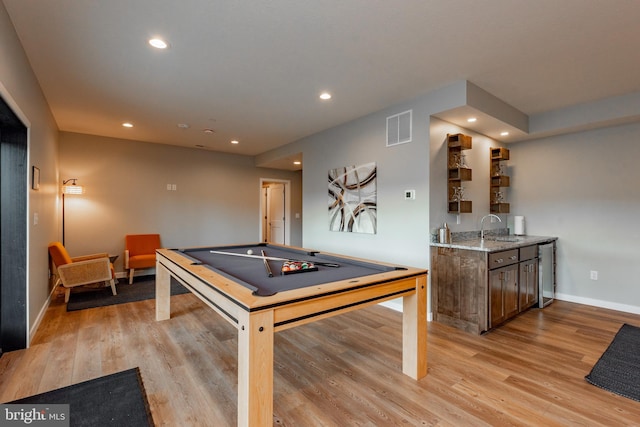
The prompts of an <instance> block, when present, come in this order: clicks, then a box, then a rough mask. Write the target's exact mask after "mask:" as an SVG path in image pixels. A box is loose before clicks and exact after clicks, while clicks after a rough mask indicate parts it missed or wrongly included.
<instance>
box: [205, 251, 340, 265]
mask: <svg viewBox="0 0 640 427" xmlns="http://www.w3.org/2000/svg"><path fill="white" fill-rule="evenodd" d="M209 252H211V253H212V254H219V255H231V256H239V257H244V258H258V259H268V260H271V261H298V262H300V261H302V262H311V263H313V264H315V265H323V266H325V267H334V268H338V267H340V264H336V263H335V262H317V261H309V260H304V259H293V258H278V257H273V256H261V255H249V254H239V253H236V252H222V251H209Z"/></svg>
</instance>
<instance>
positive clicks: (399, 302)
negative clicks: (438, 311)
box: [379, 298, 433, 322]
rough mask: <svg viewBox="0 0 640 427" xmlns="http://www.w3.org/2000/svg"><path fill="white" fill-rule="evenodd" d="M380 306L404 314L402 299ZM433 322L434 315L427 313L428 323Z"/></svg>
mask: <svg viewBox="0 0 640 427" xmlns="http://www.w3.org/2000/svg"><path fill="white" fill-rule="evenodd" d="M379 305H381V306H383V307H387V308H390V309H391V310H395V311H399V312H400V313H402V298H396V299H392V300H389V301H383V302H381V303H380V304H379ZM431 321H433V313H432V312H428V313H427V322H431Z"/></svg>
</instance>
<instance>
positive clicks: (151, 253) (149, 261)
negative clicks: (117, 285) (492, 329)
mask: <svg viewBox="0 0 640 427" xmlns="http://www.w3.org/2000/svg"><path fill="white" fill-rule="evenodd" d="M160 247H161V246H160V235H159V234H127V235H126V236H125V237H124V268H125V269H127V270H129V284H132V283H133V272H134V271H135V269H136V268H138V269H140V268H154V267H155V266H156V249H160Z"/></svg>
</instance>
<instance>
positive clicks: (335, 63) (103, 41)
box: [2, 0, 640, 155]
mask: <svg viewBox="0 0 640 427" xmlns="http://www.w3.org/2000/svg"><path fill="white" fill-rule="evenodd" d="M2 1H3V3H4V4H5V6H6V9H7V11H8V13H9V15H10V17H11V20H12V22H13V24H14V26H15V28H16V31H17V33H18V36H19V38H20V40H21V42H22V45H23V46H24V49H25V51H26V53H27V56H28V59H29V61H30V63H31V65H32V67H33V70H34V71H35V74H36V76H37V78H38V80H39V82H40V85H41V86H42V90H43V91H44V94H45V96H46V98H47V101H48V102H49V105H50V107H51V110H52V112H53V115H54V117H55V120H56V122H57V124H58V127H59V129H60V130H62V131H69V132H79V133H87V134H94V135H101V136H107V137H115V138H124V139H132V140H139V141H147V142H154V143H162V144H172V145H181V146H186V147H195V146H196V145H202V146H204V149H209V150H215V151H224V152H231V153H238V154H244V155H257V154H260V153H263V152H265V151H268V150H270V149H273V148H276V147H278V146H281V145H284V144H287V143H290V142H292V141H295V140H297V139H300V138H302V137H305V136H307V135H311V134H313V133H316V132H319V131H322V130H324V129H327V128H330V127H333V126H336V125H338V124H341V123H344V122H347V121H349V120H352V119H355V118H358V117H361V116H364V115H366V114H368V113H371V112H374V111H377V110H380V109H382V108H384V107H387V106H390V105H393V104H396V103H399V102H401V101H404V100H407V99H411V98H414V97H416V96H418V95H421V94H425V93H428V92H430V91H433V90H435V89H438V88H440V87H443V86H446V85H448V84H451V83H454V82H457V81H461V80H468V81H470V82H472V83H474V84H475V85H477V86H479V87H481V88H483V89H484V90H486V91H488V92H490V93H491V94H493V95H495V96H496V97H498V98H500V99H502V100H503V101H505V102H506V103H508V104H510V105H511V106H513V107H515V108H516V109H518V110H520V111H522V112H523V113H525V114H527V115H531V114H540V113H543V112H546V111H549V110H554V109H558V108H563V107H567V106H571V105H575V104H580V103H585V102H591V101H595V100H599V99H602V98H607V97H611V96H617V95H622V94H625V93H630V92H637V91H639V90H640V55H639V54H638V52H640V25H638V22H639V21H640V1H638V0H535V1H534V0H484V1H479V0H394V1H391V0H306V1H302V0H297V1H296V0H270V1H262V0H253V1H251V0H245V1H239V0H181V1H175V0H103V1H88V0H2ZM152 36H162V37H164V38H165V39H166V40H167V41H168V42H169V43H170V48H169V49H167V50H164V51H158V50H154V49H152V48H150V47H149V46H148V44H147V40H148V39H149V38H150V37H152ZM323 90H328V91H330V92H331V93H332V94H333V99H331V100H330V101H321V100H320V99H318V95H319V94H320V92H321V91H323ZM125 121H130V122H132V123H134V125H135V126H134V127H133V128H132V129H125V128H123V127H122V126H121V124H122V123H123V122H125ZM179 123H187V124H189V125H190V128H189V129H186V130H184V129H179V128H178V127H177V125H178V124H179ZM468 127H472V126H468ZM204 129H213V130H214V131H215V132H214V133H212V134H207V133H204V132H203V130H204ZM232 139H237V140H239V141H240V144H238V145H231V144H230V140H232Z"/></svg>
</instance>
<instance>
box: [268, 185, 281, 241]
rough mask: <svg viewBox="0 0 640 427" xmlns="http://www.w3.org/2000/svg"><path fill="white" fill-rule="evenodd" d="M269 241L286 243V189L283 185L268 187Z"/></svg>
mask: <svg viewBox="0 0 640 427" xmlns="http://www.w3.org/2000/svg"><path fill="white" fill-rule="evenodd" d="M267 240H268V241H269V242H271V243H279V244H284V243H285V187H284V184H281V183H270V184H269V186H268V187H267Z"/></svg>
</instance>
